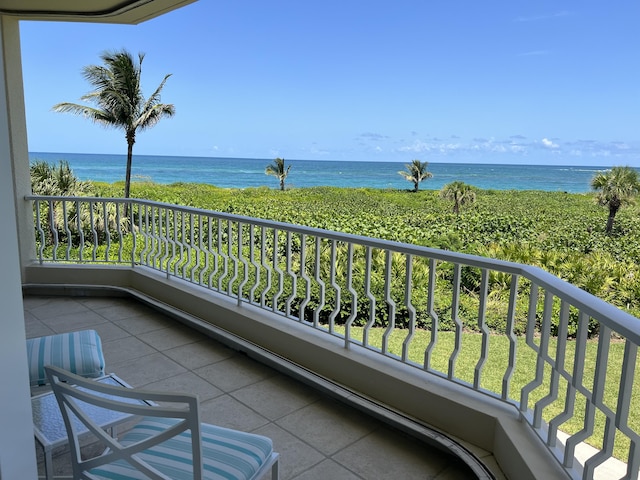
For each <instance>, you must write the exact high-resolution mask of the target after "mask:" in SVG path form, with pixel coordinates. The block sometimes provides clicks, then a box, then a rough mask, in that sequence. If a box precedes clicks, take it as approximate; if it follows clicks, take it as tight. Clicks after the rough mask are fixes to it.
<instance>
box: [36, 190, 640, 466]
mask: <svg viewBox="0 0 640 480" xmlns="http://www.w3.org/2000/svg"><path fill="white" fill-rule="evenodd" d="M27 200H32V201H33V208H34V219H35V234H36V244H37V255H38V260H39V261H40V262H72V263H96V262H99V263H106V264H128V265H131V266H132V267H138V266H144V267H148V268H152V269H155V270H157V271H160V272H163V274H165V275H166V276H167V277H178V278H180V279H183V280H185V281H187V282H191V283H193V284H196V285H199V286H201V287H203V288H206V289H209V290H213V291H215V292H218V293H220V294H224V295H228V296H230V297H233V298H236V299H237V301H238V303H239V304H241V303H250V304H253V305H256V306H258V307H260V308H263V309H267V310H269V311H272V312H275V313H277V314H279V315H281V316H283V317H285V318H287V319H289V320H291V321H295V322H301V323H303V324H305V325H308V326H309V327H312V328H315V329H318V330H321V331H324V332H326V334H328V335H334V336H337V337H339V338H341V339H343V340H344V345H345V348H350V347H351V346H352V345H360V346H362V347H364V348H367V349H370V350H372V351H375V352H378V353H380V354H381V355H385V356H389V357H392V358H394V359H397V360H399V361H401V362H404V363H405V364H407V365H409V366H411V367H414V368H420V369H423V370H426V371H428V372H430V373H433V374H436V375H439V376H441V377H443V378H446V379H448V380H449V381H451V382H455V383H457V384H461V385H464V386H466V387H468V388H471V389H474V390H476V391H479V392H482V393H485V394H488V395H491V396H493V397H495V398H498V399H500V400H502V401H503V402H507V403H509V404H512V405H514V406H515V408H517V409H519V411H520V412H521V415H522V418H523V419H524V420H525V421H526V422H527V423H528V424H529V425H530V426H531V427H532V429H533V430H534V431H535V432H536V433H537V434H538V435H539V436H540V437H541V439H542V440H543V441H544V442H545V443H546V445H547V446H548V447H549V449H550V450H551V451H552V452H553V453H554V455H555V456H556V458H557V459H558V460H559V462H561V463H562V465H563V466H564V467H565V468H566V469H567V471H568V472H569V473H570V474H571V476H574V477H576V476H577V475H578V476H580V475H581V477H582V478H584V479H589V478H592V477H593V473H594V470H595V469H596V468H597V467H598V466H599V465H601V464H603V463H604V462H606V461H609V459H610V458H611V457H612V455H613V452H614V448H615V450H616V453H617V456H618V457H620V458H622V460H623V461H625V462H626V463H627V473H626V476H625V477H623V478H630V479H637V478H638V469H639V467H640V438H639V436H638V431H639V430H640V418H639V417H640V398H639V397H640V391H639V390H640V386H639V385H637V383H636V382H635V378H636V375H635V369H636V365H637V364H638V363H640V360H639V357H638V345H639V344H640V320H638V319H636V318H635V317H633V316H631V315H629V314H627V313H625V312H623V311H621V310H619V309H617V308H615V307H614V306H612V305H610V304H608V303H606V302H604V301H602V300H600V299H598V298H596V297H594V296H592V295H590V294H588V293H586V292H585V291H583V290H580V289H578V288H576V287H574V286H572V285H570V284H568V283H566V282H564V281H562V280H560V279H558V278H557V277H555V276H553V275H551V274H549V273H547V272H545V271H543V270H541V269H539V268H535V267H530V266H527V265H521V264H516V263H511V262H504V261H499V260H494V259H489V258H483V257H477V256H471V255H465V254H459V253H455V252H449V251H442V250H435V249H430V248H425V247H419V246H415V245H408V244H402V243H397V242H389V241H385V240H381V239H375V238H368V237H361V236H355V235H348V234H343V233H338V232H331V231H326V230H321V229H314V228H307V227H303V226H298V225H291V224H284V223H278V222H271V221H267V220H261V219H256V218H248V217H242V216H237V215H232V214H226V213H219V212H212V211H206V210H200V209H195V208H189V207H181V206H175V205H169V204H164V203H158V202H152V201H145V200H134V199H131V200H128V201H127V200H124V199H113V198H109V199H106V198H88V197H40V196H29V197H27ZM125 205H128V210H129V215H130V218H131V219H132V222H131V223H130V222H129V220H128V218H127V215H125V208H124V207H125ZM470 331H473V332H475V334H474V333H469V332H470ZM463 332H465V333H463ZM443 352H444V354H443ZM443 358H444V361H443ZM636 412H638V413H636ZM559 431H565V432H567V433H569V437H568V439H567V440H566V442H565V443H564V445H560V442H559V440H558V432H559ZM586 440H589V443H591V444H593V445H595V446H596V447H597V448H598V449H599V453H597V454H596V455H593V456H592V457H591V458H589V459H588V460H587V461H586V463H585V465H584V468H583V469H581V467H580V466H579V465H577V464H576V462H575V460H574V452H575V448H576V446H577V445H578V444H579V443H581V442H583V441H586ZM580 470H582V473H581V474H580V473H576V472H580Z"/></svg>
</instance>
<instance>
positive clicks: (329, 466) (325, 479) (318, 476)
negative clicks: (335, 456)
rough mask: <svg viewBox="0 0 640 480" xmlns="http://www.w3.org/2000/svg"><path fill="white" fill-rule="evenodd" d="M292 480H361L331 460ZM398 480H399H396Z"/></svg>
mask: <svg viewBox="0 0 640 480" xmlns="http://www.w3.org/2000/svg"><path fill="white" fill-rule="evenodd" d="M293 479H294V480H329V479H336V480H337V479H340V480H362V477H359V476H358V475H356V474H355V473H353V472H350V471H349V470H347V469H346V468H344V467H343V466H342V465H340V464H338V463H336V462H334V461H333V460H328V459H327V460H324V461H323V462H321V463H319V464H318V465H316V466H314V467H311V468H310V469H309V470H307V471H306V472H304V473H302V474H300V475H297V476H295V477H293ZM398 480H400V479H398Z"/></svg>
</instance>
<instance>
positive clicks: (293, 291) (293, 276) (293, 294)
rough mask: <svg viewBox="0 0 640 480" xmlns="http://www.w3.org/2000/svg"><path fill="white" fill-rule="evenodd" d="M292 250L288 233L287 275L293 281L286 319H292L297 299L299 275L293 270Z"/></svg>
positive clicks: (286, 306)
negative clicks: (293, 307)
mask: <svg viewBox="0 0 640 480" xmlns="http://www.w3.org/2000/svg"><path fill="white" fill-rule="evenodd" d="M291 250H292V248H291V232H287V243H286V252H287V254H286V270H287V275H288V277H289V279H291V294H290V295H289V296H288V297H287V300H286V301H285V316H286V317H290V316H291V305H292V304H293V302H294V300H295V299H296V297H297V293H298V292H297V291H296V289H297V287H298V285H297V275H296V273H295V272H294V271H293V269H292V266H291V264H292V261H293V259H292V256H293V255H292V252H291Z"/></svg>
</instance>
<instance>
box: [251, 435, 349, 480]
mask: <svg viewBox="0 0 640 480" xmlns="http://www.w3.org/2000/svg"><path fill="white" fill-rule="evenodd" d="M254 433H257V434H259V435H264V436H266V437H269V438H270V439H271V440H273V448H274V450H275V451H276V452H278V453H279V454H280V480H288V479H291V478H296V475H298V474H301V473H302V472H305V471H307V470H309V469H311V468H313V467H314V466H316V465H318V464H321V463H322V462H323V461H324V460H325V456H324V455H323V454H322V453H320V452H319V451H318V450H316V449H315V448H313V447H311V446H310V445H309V444H307V443H305V442H304V441H302V440H300V439H299V438H298V437H296V436H294V435H291V434H290V433H289V432H287V431H286V430H283V429H282V428H280V427H278V426H277V425H274V424H273V423H270V424H268V425H265V426H264V427H260V428H259V429H257V430H255V431H254ZM324 478H325V479H326V480H329V479H333V478H335V479H341V480H342V477H324ZM345 480H348V479H345Z"/></svg>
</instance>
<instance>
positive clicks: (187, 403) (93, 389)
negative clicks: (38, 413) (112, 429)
mask: <svg viewBox="0 0 640 480" xmlns="http://www.w3.org/2000/svg"><path fill="white" fill-rule="evenodd" d="M45 370H46V373H47V377H48V379H49V383H50V384H51V387H52V389H53V392H54V394H55V396H56V399H57V401H58V405H59V406H60V411H61V412H62V417H63V419H64V423H65V427H66V430H67V434H68V437H69V444H70V450H71V460H72V463H73V477H74V478H76V479H83V478H86V479H89V478H91V477H90V476H88V475H87V473H86V472H87V471H88V470H91V469H93V468H96V467H99V466H102V465H106V464H111V463H113V462H116V461H126V462H127V463H129V464H130V465H132V466H133V467H135V468H136V469H138V470H139V471H140V472H142V473H144V474H145V475H147V476H148V477H149V478H151V479H153V480H171V479H170V478H169V477H167V476H166V475H164V474H162V473H161V472H159V471H158V470H157V469H155V468H153V467H152V466H151V465H149V464H148V463H147V462H145V461H144V460H142V459H141V458H140V457H139V456H138V455H137V454H138V453H139V452H142V451H144V450H146V449H148V448H150V447H153V446H154V445H157V444H159V443H162V442H164V441H166V440H168V439H170V438H172V437H175V436H176V435H179V434H180V433H182V432H185V431H187V430H190V431H191V447H192V464H193V474H194V479H196V480H200V479H201V478H202V446H201V439H200V421H199V413H198V397H197V396H195V395H189V394H172V393H161V392H153V391H149V390H142V389H135V388H126V387H119V386H113V385H107V384H103V383H100V382H99V381H96V380H89V379H86V378H83V377H81V376H79V375H75V374H73V373H70V372H68V371H66V370H63V369H61V368H58V367H52V366H47V367H45ZM156 402H162V403H163V404H162V405H157V404H156ZM105 411H115V412H121V413H124V414H127V415H131V416H132V417H133V416H143V417H161V418H170V419H176V423H175V424H173V425H172V426H170V427H168V428H167V429H165V430H161V431H159V432H158V433H157V434H155V435H151V436H149V437H147V438H145V439H143V440H140V441H138V442H136V443H133V444H131V445H122V444H121V443H120V442H119V441H118V439H117V438H114V437H112V436H111V435H109V434H108V433H107V432H106V431H105V428H106V427H109V426H111V425H101V424H100V421H99V420H96V419H99V418H104V412H105ZM83 427H84V428H83ZM85 429H86V430H88V431H89V432H90V433H91V434H93V437H94V438H95V439H96V440H97V441H98V442H100V444H101V445H102V446H104V447H105V448H106V449H108V450H105V452H104V453H102V454H97V455H96V456H93V457H90V458H85V459H83V457H82V455H81V452H80V446H81V443H80V438H79V437H80V436H83V435H84V433H86V430H85ZM83 432H84V433H83Z"/></svg>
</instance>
